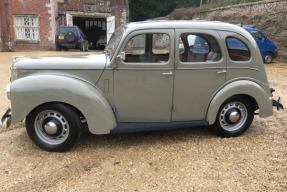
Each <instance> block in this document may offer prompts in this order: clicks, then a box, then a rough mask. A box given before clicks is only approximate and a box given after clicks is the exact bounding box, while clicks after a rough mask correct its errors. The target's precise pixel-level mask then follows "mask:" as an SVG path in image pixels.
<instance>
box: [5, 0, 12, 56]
mask: <svg viewBox="0 0 287 192" xmlns="http://www.w3.org/2000/svg"><path fill="white" fill-rule="evenodd" d="M5 13H6V24H7V32H8V49H9V51H11V48H12V43H11V35H10V22H9V14H8V2H7V0H5Z"/></svg>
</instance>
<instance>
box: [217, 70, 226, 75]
mask: <svg viewBox="0 0 287 192" xmlns="http://www.w3.org/2000/svg"><path fill="white" fill-rule="evenodd" d="M217 73H218V74H222V73H227V71H226V70H225V69H222V70H221V71H217Z"/></svg>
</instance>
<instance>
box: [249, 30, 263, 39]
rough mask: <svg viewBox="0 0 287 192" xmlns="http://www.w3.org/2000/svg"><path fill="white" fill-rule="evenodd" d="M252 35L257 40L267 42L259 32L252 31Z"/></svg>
mask: <svg viewBox="0 0 287 192" xmlns="http://www.w3.org/2000/svg"><path fill="white" fill-rule="evenodd" d="M251 35H252V36H253V38H254V39H255V40H260V41H265V37H264V36H263V35H262V34H261V33H260V32H259V31H255V30H252V31H251Z"/></svg>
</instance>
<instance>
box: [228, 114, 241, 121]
mask: <svg viewBox="0 0 287 192" xmlns="http://www.w3.org/2000/svg"><path fill="white" fill-rule="evenodd" d="M239 119H240V114H239V113H238V112H237V111H233V112H231V113H230V115H229V121H230V122H232V123H236V122H238V121H239Z"/></svg>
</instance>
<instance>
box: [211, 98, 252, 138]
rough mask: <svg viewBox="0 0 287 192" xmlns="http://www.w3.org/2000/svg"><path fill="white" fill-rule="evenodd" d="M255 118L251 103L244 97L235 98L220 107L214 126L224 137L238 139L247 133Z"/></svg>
mask: <svg viewBox="0 0 287 192" xmlns="http://www.w3.org/2000/svg"><path fill="white" fill-rule="evenodd" d="M253 118H254V111H253V109H252V106H251V105H250V103H249V102H248V101H247V100H246V99H245V98H243V97H240V96H233V97H230V98H229V99H227V100H226V101H225V102H224V103H223V104H222V105H221V107H220V109H219V111H218V114H217V119H216V122H215V124H214V126H215V128H216V129H217V131H218V133H219V134H220V135H221V136H223V137H236V136H239V135H240V134H242V133H243V132H244V131H246V130H247V129H248V128H249V126H250V125H251V123H252V121H253Z"/></svg>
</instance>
